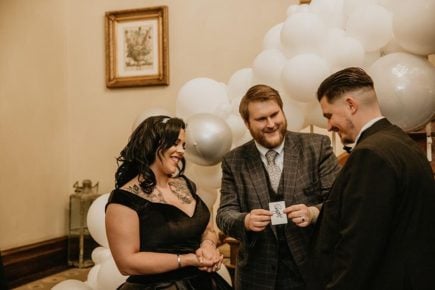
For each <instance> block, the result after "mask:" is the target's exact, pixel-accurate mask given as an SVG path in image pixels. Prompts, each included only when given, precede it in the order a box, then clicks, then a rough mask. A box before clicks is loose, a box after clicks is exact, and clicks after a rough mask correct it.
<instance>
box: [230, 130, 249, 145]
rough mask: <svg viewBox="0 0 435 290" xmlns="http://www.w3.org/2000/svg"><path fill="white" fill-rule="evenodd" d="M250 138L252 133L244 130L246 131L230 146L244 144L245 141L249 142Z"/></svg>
mask: <svg viewBox="0 0 435 290" xmlns="http://www.w3.org/2000/svg"><path fill="white" fill-rule="evenodd" d="M251 140H252V135H251V132H249V130H246V133H245V134H244V135H243V136H242V137H241V138H239V139H238V140H236V141H235V142H234V143H233V145H232V146H231V148H236V147H238V146H240V145H242V144H245V143H246V142H249V141H251Z"/></svg>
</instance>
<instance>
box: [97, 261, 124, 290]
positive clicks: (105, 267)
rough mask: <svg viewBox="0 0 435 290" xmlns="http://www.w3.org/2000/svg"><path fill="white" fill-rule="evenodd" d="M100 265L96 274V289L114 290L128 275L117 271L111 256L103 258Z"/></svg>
mask: <svg viewBox="0 0 435 290" xmlns="http://www.w3.org/2000/svg"><path fill="white" fill-rule="evenodd" d="M100 265H101V267H100V270H99V271H98V274H97V285H98V288H97V289H101V290H103V289H104V290H116V289H117V288H118V287H119V286H120V285H121V284H122V283H124V282H125V280H126V279H127V277H128V276H124V275H122V274H121V273H120V272H119V270H118V268H117V267H116V264H115V261H114V260H113V258H111V259H107V260H105V261H104V262H103V263H101V264H100Z"/></svg>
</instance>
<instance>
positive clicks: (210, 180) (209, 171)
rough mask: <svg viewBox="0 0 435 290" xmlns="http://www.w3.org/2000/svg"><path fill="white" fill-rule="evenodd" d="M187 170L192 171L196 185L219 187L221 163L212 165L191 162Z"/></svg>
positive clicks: (209, 187) (210, 187)
mask: <svg viewBox="0 0 435 290" xmlns="http://www.w3.org/2000/svg"><path fill="white" fill-rule="evenodd" d="M189 171H190V172H191V173H192V175H193V177H194V180H195V182H196V183H197V185H198V187H201V188H208V189H218V188H220V187H221V180H222V170H221V163H218V164H216V165H213V166H201V165H197V164H194V163H191V164H190V170H189Z"/></svg>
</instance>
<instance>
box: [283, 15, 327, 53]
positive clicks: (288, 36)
mask: <svg viewBox="0 0 435 290" xmlns="http://www.w3.org/2000/svg"><path fill="white" fill-rule="evenodd" d="M325 37H326V27H325V23H323V21H322V19H320V17H319V16H318V15H317V14H314V13H310V12H297V13H294V14H292V15H290V16H289V17H287V19H286V21H285V22H284V26H283V28H282V30H281V43H282V46H283V48H284V49H285V51H286V55H287V56H288V57H293V56H295V55H297V54H299V53H319V52H320V51H321V49H322V46H323V44H324V42H325Z"/></svg>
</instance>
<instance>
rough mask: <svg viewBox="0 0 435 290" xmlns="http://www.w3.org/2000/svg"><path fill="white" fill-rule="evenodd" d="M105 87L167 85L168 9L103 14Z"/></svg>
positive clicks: (144, 9) (153, 8) (146, 9)
mask: <svg viewBox="0 0 435 290" xmlns="http://www.w3.org/2000/svg"><path fill="white" fill-rule="evenodd" d="M105 29H106V86H107V87H108V88H120V87H136V86H157V85H169V59H168V58H169V54H168V8H167V6H159V7H150V8H143V9H131V10H120V11H110V12H106V15H105Z"/></svg>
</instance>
